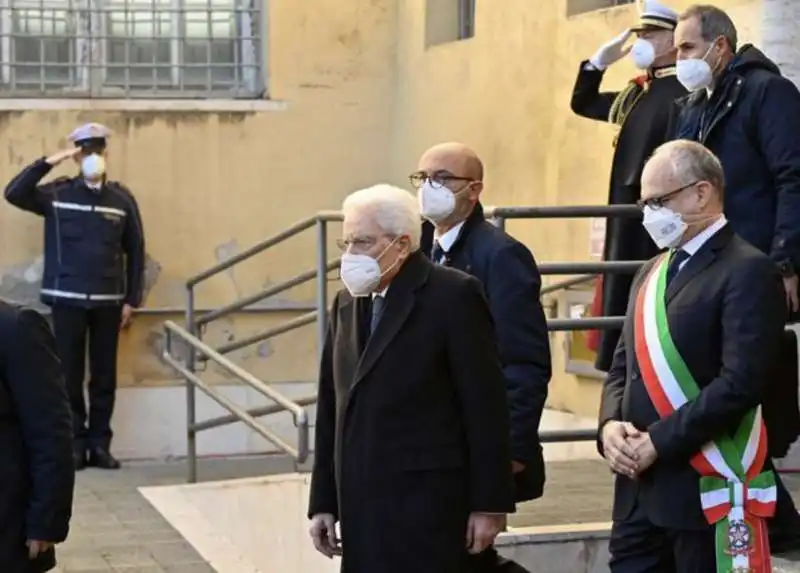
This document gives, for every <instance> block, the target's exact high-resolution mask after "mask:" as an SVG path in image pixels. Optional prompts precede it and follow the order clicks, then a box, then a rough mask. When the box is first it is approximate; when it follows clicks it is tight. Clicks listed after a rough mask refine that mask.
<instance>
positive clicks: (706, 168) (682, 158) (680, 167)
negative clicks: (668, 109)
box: [653, 139, 725, 197]
mask: <svg viewBox="0 0 800 573" xmlns="http://www.w3.org/2000/svg"><path fill="white" fill-rule="evenodd" d="M657 155H664V156H666V159H667V160H668V161H669V163H670V165H671V167H672V175H673V176H674V177H675V179H677V180H678V181H680V184H681V185H691V184H692V183H696V182H698V181H708V182H709V183H710V184H711V185H712V186H713V187H714V189H716V191H717V193H719V196H720V197H722V196H723V193H724V187H725V174H724V172H723V170H722V163H720V161H719V159H717V156H716V155H714V154H713V153H712V152H711V150H710V149H708V148H707V147H705V146H704V145H702V144H701V143H697V142H696V141H690V140H688V139H678V140H676V141H670V142H668V143H665V144H663V145H661V146H659V147H658V148H657V149H656V150H655V152H653V157H656V156H657Z"/></svg>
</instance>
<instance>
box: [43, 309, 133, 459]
mask: <svg viewBox="0 0 800 573" xmlns="http://www.w3.org/2000/svg"><path fill="white" fill-rule="evenodd" d="M121 311H122V307H121V306H119V305H113V306H97V307H93V308H84V307H79V306H69V305H64V304H60V305H59V304H57V305H53V329H54V331H55V337H56V346H57V350H58V355H59V358H60V359H61V364H62V367H63V370H64V378H65V379H66V384H67V392H68V393H69V400H70V405H71V406H72V427H73V432H74V435H75V448H76V449H83V448H104V449H108V448H109V447H110V445H111V438H112V436H113V433H112V431H111V415H112V414H113V412H114V398H115V394H116V391H117V346H118V342H119V327H120V320H121ZM87 340H88V342H89V408H88V416H87V408H86V401H85V398H84V380H85V377H86V342H87Z"/></svg>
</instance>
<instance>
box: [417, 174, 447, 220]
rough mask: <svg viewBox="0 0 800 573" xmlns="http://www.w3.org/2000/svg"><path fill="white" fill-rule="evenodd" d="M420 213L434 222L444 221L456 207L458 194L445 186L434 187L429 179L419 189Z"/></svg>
mask: <svg viewBox="0 0 800 573" xmlns="http://www.w3.org/2000/svg"><path fill="white" fill-rule="evenodd" d="M417 200H418V201H419V211H420V214H421V215H422V216H423V217H425V218H426V219H428V220H429V221H430V222H432V223H437V222H439V221H442V220H444V219H446V218H447V217H449V216H450V215H452V214H453V211H455V209H456V196H455V195H454V194H453V192H452V191H450V189H448V188H447V187H445V186H441V187H434V186H433V185H432V184H431V180H430V179H428V180H426V181H425V183H423V184H422V186H421V187H420V188H419V190H418V191H417Z"/></svg>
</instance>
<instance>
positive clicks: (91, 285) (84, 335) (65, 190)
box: [5, 123, 145, 470]
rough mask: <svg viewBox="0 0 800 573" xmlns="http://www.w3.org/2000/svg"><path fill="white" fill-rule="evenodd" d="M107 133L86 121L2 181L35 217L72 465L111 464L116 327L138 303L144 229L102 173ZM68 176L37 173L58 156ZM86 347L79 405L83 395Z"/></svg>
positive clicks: (124, 195)
mask: <svg viewBox="0 0 800 573" xmlns="http://www.w3.org/2000/svg"><path fill="white" fill-rule="evenodd" d="M109 136H110V131H109V129H108V128H107V127H106V126H104V125H102V124H99V123H87V124H84V125H82V126H80V127H78V128H77V129H75V130H74V131H73V132H72V133H70V134H69V136H68V138H69V140H70V141H71V142H72V143H73V144H74V147H71V148H70V149H65V150H63V151H60V152H58V153H55V154H53V155H51V156H49V157H44V158H41V159H38V160H36V161H34V162H33V163H32V164H30V165H28V166H27V167H26V168H25V169H24V170H23V171H22V172H21V173H19V174H18V175H17V176H16V177H14V179H12V180H11V183H9V185H8V187H6V191H5V197H6V200H7V201H8V202H9V203H11V204H12V205H14V206H16V207H19V208H20V209H23V210H25V211H28V212H30V213H33V214H36V215H39V216H41V217H43V218H44V244H45V246H44V250H45V252H44V276H43V278H42V288H41V291H40V296H41V300H42V302H44V303H45V304H47V305H49V306H50V307H52V311H53V327H54V330H55V336H56V344H57V347H58V354H59V358H60V359H61V364H62V367H63V370H64V377H65V379H66V384H67V391H68V393H69V397H70V404H71V407H72V421H73V432H74V438H75V452H74V454H75V466H76V468H77V469H79V470H80V469H83V468H84V467H85V466H86V465H87V464H88V465H92V466H95V467H98V468H102V469H117V468H119V467H120V464H119V462H118V461H117V460H116V458H114V456H113V455H112V454H111V452H110V447H111V438H112V435H113V433H112V431H111V416H112V413H113V410H114V398H115V394H116V388H117V346H118V341H119V331H120V328H122V327H124V326H125V325H127V323H128V321H129V320H130V316H131V313H132V310H133V309H134V308H136V307H138V306H139V305H140V304H141V303H142V297H143V287H144V268H145V247H144V229H143V227H142V218H141V214H140V212H139V207H138V205H137V204H136V200H135V199H134V197H133V194H132V193H131V192H130V191H129V190H128V189H127V188H126V187H125V186H124V185H122V184H121V183H119V182H117V181H111V180H109V179H108V178H107V176H106V161H105V156H106V142H107V140H108V137H109ZM70 158H72V159H74V160H75V161H76V162H77V163H79V164H80V169H81V172H80V174H79V175H78V176H76V177H60V178H58V179H54V180H52V181H50V182H48V183H42V182H41V181H42V179H44V177H45V176H46V175H47V174H48V173H50V171H51V170H52V169H53V168H54V167H56V166H57V165H59V164H60V163H62V162H64V161H65V160H67V159H70ZM87 342H88V350H89V370H90V381H89V392H88V394H89V404H88V411H87V405H86V403H85V400H84V381H85V380H84V379H85V369H86V350H87Z"/></svg>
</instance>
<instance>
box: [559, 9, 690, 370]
mask: <svg viewBox="0 0 800 573" xmlns="http://www.w3.org/2000/svg"><path fill="white" fill-rule="evenodd" d="M640 9H641V11H640V13H639V15H638V19H637V20H636V22H635V24H634V25H633V26H632V27H631V28H630V29H627V30H625V31H624V32H622V33H621V34H620V35H619V36H617V37H616V38H614V39H613V40H611V41H609V42H607V43H606V44H604V45H603V46H601V47H600V48H599V49H598V50H597V51H596V53H595V54H594V55H593V56H592V57H591V58H589V59H587V60H584V61H583V62H581V64H580V68H579V70H578V77H577V79H576V80H575V87H574V89H573V92H572V101H571V107H572V111H573V112H575V113H576V114H577V115H579V116H581V117H585V118H587V119H591V120H595V121H602V122H608V123H611V124H612V125H614V126H615V127H616V129H617V133H616V136H615V138H614V140H613V146H614V150H613V154H614V155H613V161H612V164H611V176H610V181H609V190H608V199H607V200H608V204H609V205H633V204H635V203H636V201H637V200H638V199H639V197H640V190H641V189H640V184H639V180H640V179H641V174H642V169H643V167H644V163H645V161H646V160H647V158H648V157H650V156H651V155H652V154H653V151H654V150H655V149H656V148H657V147H658V146H659V145H661V144H662V143H665V142H666V141H667V139H668V136H667V131H668V126H669V120H670V110H671V108H672V102H673V101H674V100H676V99H678V98H681V97H683V96H685V95H686V90H685V89H684V88H683V86H681V84H680V82H678V79H677V77H676V68H675V57H676V54H675V48H674V30H675V28H676V26H677V22H678V14H677V13H676V12H675V11H674V10H672V9H670V8H668V7H666V6H664V5H663V4H661V3H659V2H656V1H655V0H645V2H644V4H643V5H640ZM634 36H635V41H633V42H632V43H629V40H633V39H634ZM626 55H629V56H630V60H632V63H633V64H634V65H635V66H636V67H637V68H639V69H640V70H641V73H640V75H638V76H636V77H634V78H632V79H631V80H630V81H628V83H627V84H626V85H625V86H624V87H623V88H622V89H621V90H618V91H617V90H612V91H601V89H600V86H601V83H602V81H603V76H604V74H605V70H606V69H607V68H608V67H609V66H611V65H613V64H615V63H616V62H618V61H620V60H621V59H623V58H624V57H625V56H626ZM603 251H604V252H603V260H606V261H646V260H648V259H650V258H651V257H652V256H654V255H655V254H656V253H657V252H658V249H657V247H656V246H655V245H654V244H653V242H652V240H651V239H650V237H649V236H648V235H647V233H646V232H645V231H644V229H643V228H642V226H641V224H640V222H639V221H637V220H635V219H619V218H617V219H609V220H608V222H607V226H606V238H605V245H604V248H603ZM632 279H633V275H624V274H616V275H606V276H603V277H601V279H600V280H598V282H597V285H596V294H595V304H594V306H593V312H594V313H596V315H602V316H622V315H624V314H625V310H626V308H627V304H628V293H629V292H630V288H631V282H632ZM619 335H620V331H619V330H604V331H599V332H592V333H590V336H589V343H590V347H591V348H593V349H594V350H596V352H597V359H596V362H595V366H596V367H597V369H599V370H601V371H606V370H608V368H609V367H610V366H611V358H612V356H613V355H614V349H615V348H616V346H617V341H618V340H619Z"/></svg>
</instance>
